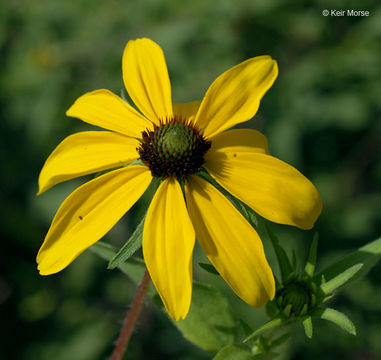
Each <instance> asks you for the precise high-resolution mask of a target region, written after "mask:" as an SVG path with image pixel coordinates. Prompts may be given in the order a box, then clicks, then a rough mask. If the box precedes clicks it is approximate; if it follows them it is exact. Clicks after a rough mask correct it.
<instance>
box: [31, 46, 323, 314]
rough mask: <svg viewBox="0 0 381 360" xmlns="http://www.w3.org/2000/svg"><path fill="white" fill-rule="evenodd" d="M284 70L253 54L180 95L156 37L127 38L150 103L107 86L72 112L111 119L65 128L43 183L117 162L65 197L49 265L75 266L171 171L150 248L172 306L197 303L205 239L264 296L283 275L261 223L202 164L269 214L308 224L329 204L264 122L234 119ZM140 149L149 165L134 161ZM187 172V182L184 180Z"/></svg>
mask: <svg viewBox="0 0 381 360" xmlns="http://www.w3.org/2000/svg"><path fill="white" fill-rule="evenodd" d="M277 74H278V68H277V64H276V62H275V61H274V60H272V59H271V57H269V56H259V57H255V58H251V59H249V60H246V61H244V62H243V63H241V64H239V65H237V66H234V67H233V68H231V69H230V70H228V71H226V72H225V73H223V74H222V75H221V76H219V77H218V78H217V79H216V80H215V81H214V82H213V83H212V85H211V86H210V87H209V89H208V91H207V92H206V94H205V97H204V99H203V100H202V101H201V102H200V101H195V102H191V103H187V104H181V105H177V104H172V100H171V85H170V81H169V76H168V70H167V66H166V62H165V58H164V54H163V52H162V50H161V48H160V47H159V46H158V45H157V44H156V43H154V42H153V41H152V40H149V39H138V40H135V41H130V42H128V43H127V46H126V48H125V51H124V54H123V80H124V84H125V87H126V89H127V91H128V93H129V95H130V97H131V99H132V100H133V101H134V103H135V104H136V106H137V107H138V108H139V110H140V111H141V113H142V114H140V113H139V112H138V111H136V110H135V109H134V108H133V107H132V106H130V105H129V104H128V103H127V102H126V101H124V100H122V99H121V98H119V97H118V96H116V95H114V94H113V93H111V92H110V91H108V90H96V91H93V92H90V93H87V94H85V95H83V96H81V97H80V98H79V99H77V101H76V102H75V103H74V104H73V105H72V107H71V108H70V109H69V110H68V111H67V115H68V116H72V117H77V118H80V119H81V120H83V121H85V122H87V123H90V124H92V125H97V126H100V127H103V128H105V129H107V130H109V131H86V132H81V133H77V134H74V135H71V136H69V137H67V138H66V139H64V140H63V141H62V142H61V144H59V145H58V147H57V148H56V149H55V150H54V151H53V153H52V154H51V155H50V156H49V158H48V159H47V161H46V163H45V165H44V167H43V169H42V171H41V174H40V178H39V188H40V190H39V193H42V192H44V191H45V190H47V189H48V188H50V187H51V186H53V185H55V184H57V183H60V182H62V181H65V180H68V179H72V178H75V177H78V176H81V175H85V174H90V173H95V172H98V171H102V170H105V169H113V168H116V167H119V169H117V170H112V171H110V172H108V173H106V174H104V175H102V176H99V177H97V178H95V179H93V180H91V181H89V182H87V183H86V184H84V185H82V186H81V187H79V188H78V189H77V190H75V191H74V192H73V193H72V194H71V195H70V196H69V197H68V198H67V199H66V200H65V201H64V202H63V204H62V205H61V206H60V208H59V209H58V211H57V213H56V215H55V217H54V219H53V222H52V224H51V227H50V229H49V231H48V233H47V235H46V238H45V241H44V243H43V245H42V247H41V249H40V251H39V253H38V255H37V262H38V269H39V271H40V273H41V274H42V275H48V274H53V273H56V272H58V271H60V270H62V269H64V268H65V267H66V266H68V265H69V264H70V263H71V262H72V261H73V260H74V259H75V258H76V257H77V256H78V255H79V254H81V253H82V252H83V251H84V250H85V249H87V248H88V247H89V246H91V245H92V244H94V243H95V242H96V241H98V240H99V239H101V238H102V237H103V236H104V235H105V234H106V233H107V232H108V231H109V230H110V229H111V228H112V227H113V226H114V225H115V223H116V222H117V221H118V220H119V219H120V218H121V217H122V216H123V215H124V214H125V213H126V212H127V211H128V210H129V209H130V208H131V206H132V205H133V204H134V203H135V202H136V201H137V200H138V199H139V198H140V197H141V195H142V194H143V193H144V192H145V190H146V189H147V187H148V186H149V184H150V183H151V181H152V179H153V177H157V178H160V179H162V180H163V181H162V182H161V184H160V186H159V187H158V189H157V191H156V193H155V195H154V197H153V199H152V202H151V204H150V206H149V209H148V212H147V216H146V220H145V224H144V231H143V255H144V259H145V262H146V265H147V268H148V271H149V273H150V276H151V278H152V281H153V283H154V285H155V286H156V289H157V290H158V292H159V294H160V296H161V299H162V300H163V303H164V305H165V307H166V309H167V311H168V313H169V314H170V315H171V316H172V318H174V319H175V320H178V319H180V318H185V316H186V315H187V313H188V310H189V306H190V302H191V293H192V251H193V247H194V244H195V237H196V236H197V239H198V241H199V243H200V245H201V247H202V249H203V250H204V252H205V253H206V255H207V256H208V258H209V259H210V261H211V262H212V263H213V265H214V266H215V268H216V269H217V270H218V271H219V273H220V274H221V276H222V277H223V278H224V279H225V281H226V282H227V283H228V284H229V285H230V286H231V288H232V289H233V290H234V292H235V293H236V294H237V295H238V296H239V297H240V298H241V299H243V300H244V301H246V302H247V303H248V304H251V305H253V306H257V307H258V306H262V305H264V304H265V303H266V302H267V301H268V300H269V299H272V298H273V296H274V291H275V285H274V278H273V274H272V271H271V269H270V266H269V265H268V263H267V260H266V258H265V253H264V250H263V246H262V243H261V240H260V238H259V236H258V234H257V233H256V231H255V230H254V229H253V228H252V227H251V226H250V225H249V223H248V222H247V221H246V220H245V218H244V217H243V216H242V215H241V214H240V213H239V212H238V211H237V210H236V208H235V207H234V206H233V205H232V203H231V202H230V201H229V200H227V199H226V197H224V196H223V195H222V193H220V192H219V191H218V190H217V189H216V188H215V187H214V186H212V185H211V184H210V183H209V182H207V181H205V180H204V179H202V178H201V177H199V176H198V175H197V173H198V172H200V170H201V169H202V168H204V169H206V170H207V171H208V173H209V174H210V175H211V176H212V177H213V178H214V179H215V180H216V181H217V182H218V183H219V184H220V185H222V186H223V187H224V188H225V189H226V190H227V191H229V192H230V193H231V194H233V195H234V196H235V197H237V198H238V199H240V200H241V201H243V202H244V203H246V204H247V205H249V206H250V207H251V208H252V209H254V210H255V211H256V212H257V213H258V214H260V215H261V216H263V217H265V218H267V219H269V220H271V221H274V222H277V223H281V224H288V225H294V226H297V227H299V228H302V229H310V228H311V227H312V226H313V224H314V222H315V220H316V219H317V217H318V216H319V214H320V212H321V200H320V197H319V194H318V192H317V191H316V189H315V187H314V186H313V185H312V183H311V182H310V181H309V180H308V179H307V178H305V177H304V176H303V175H302V174H301V173H300V172H298V171H297V170H296V169H294V168H293V167H291V166H290V165H288V164H286V163H284V162H282V161H281V160H278V159H276V158H274V157H272V156H270V155H269V152H268V147H267V140H266V138H265V136H264V135H262V134H261V133H260V132H258V131H256V130H248V129H239V130H228V131H226V130H227V129H229V128H231V127H232V126H234V125H236V124H238V123H241V122H244V121H247V120H249V119H251V118H252V117H253V116H254V114H255V113H256V112H257V110H258V107H259V103H260V100H261V98H262V97H263V95H264V94H265V93H266V91H267V90H268V89H269V88H270V87H271V85H272V84H273V82H274V80H275V78H276V77H277ZM136 159H141V161H142V163H143V165H130V166H124V165H126V164H129V163H131V162H132V161H134V160H136ZM179 179H181V180H182V182H183V183H184V184H185V185H184V194H185V199H184V194H183V191H182V188H181V185H180V183H179V181H178V180H179Z"/></svg>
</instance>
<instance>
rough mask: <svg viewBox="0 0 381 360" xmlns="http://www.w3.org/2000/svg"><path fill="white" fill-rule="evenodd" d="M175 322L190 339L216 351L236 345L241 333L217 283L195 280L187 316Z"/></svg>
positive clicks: (200, 345) (202, 346)
mask: <svg viewBox="0 0 381 360" xmlns="http://www.w3.org/2000/svg"><path fill="white" fill-rule="evenodd" d="M174 324H175V325H176V326H177V327H178V328H179V330H180V331H181V332H182V334H183V335H184V337H185V338H186V339H188V340H189V341H191V342H192V343H194V344H195V345H197V346H199V347H201V348H202V349H204V350H206V351H208V352H212V353H215V352H217V351H218V350H220V349H221V348H222V347H224V346H226V345H231V344H233V343H234V340H235V336H236V332H237V331H236V324H235V320H234V318H233V314H232V311H231V309H230V306H229V304H228V302H227V301H226V299H225V298H224V297H223V296H222V294H221V293H220V292H219V291H218V290H217V289H215V288H214V287H213V286H211V285H208V284H202V283H199V282H193V293H192V303H191V306H190V309H189V313H188V315H187V317H186V318H185V320H179V321H177V322H174Z"/></svg>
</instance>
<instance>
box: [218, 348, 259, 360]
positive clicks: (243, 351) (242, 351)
mask: <svg viewBox="0 0 381 360" xmlns="http://www.w3.org/2000/svg"><path fill="white" fill-rule="evenodd" d="M251 359H253V354H252V352H251V351H250V349H249V348H248V347H247V346H244V345H229V346H225V347H224V348H223V349H221V350H220V351H219V352H218V354H217V355H216V356H215V357H214V358H213V360H251Z"/></svg>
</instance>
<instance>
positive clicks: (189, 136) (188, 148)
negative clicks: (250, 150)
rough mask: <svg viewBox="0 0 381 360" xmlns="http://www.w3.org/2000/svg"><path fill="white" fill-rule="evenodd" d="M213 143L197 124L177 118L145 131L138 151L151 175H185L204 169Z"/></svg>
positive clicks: (182, 176)
mask: <svg viewBox="0 0 381 360" xmlns="http://www.w3.org/2000/svg"><path fill="white" fill-rule="evenodd" d="M210 146H211V142H210V141H208V140H206V139H205V138H204V137H203V136H202V134H201V133H200V131H199V130H198V129H197V127H195V126H194V125H193V124H192V123H188V122H187V121H186V120H185V119H182V118H178V117H174V118H171V119H167V120H166V121H165V122H160V125H154V129H153V130H146V131H144V132H143V133H142V142H141V144H140V147H139V148H138V149H137V151H138V153H139V155H140V159H141V160H142V161H143V162H144V164H146V165H147V166H148V167H149V169H150V170H151V173H152V176H155V177H159V178H166V177H169V176H175V177H177V178H184V177H186V176H187V175H190V174H194V173H197V172H199V171H201V166H202V164H203V163H204V155H205V154H206V152H207V151H208V150H209V148H210Z"/></svg>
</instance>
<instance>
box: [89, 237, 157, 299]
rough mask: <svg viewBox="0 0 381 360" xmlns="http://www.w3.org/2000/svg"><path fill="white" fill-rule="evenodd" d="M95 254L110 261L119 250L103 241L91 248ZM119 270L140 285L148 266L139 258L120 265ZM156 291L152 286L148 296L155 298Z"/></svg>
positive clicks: (130, 259)
mask: <svg viewBox="0 0 381 360" xmlns="http://www.w3.org/2000/svg"><path fill="white" fill-rule="evenodd" d="M89 249H90V250H91V251H92V252H93V253H94V254H96V255H98V256H99V257H101V258H102V259H105V260H106V261H109V260H110V259H111V258H113V257H114V256H115V254H116V253H117V249H116V248H115V247H113V246H112V245H109V244H106V243H104V242H102V241H98V242H96V243H95V244H94V245H93V246H91V247H90V248H89ZM118 269H120V270H121V271H122V272H123V273H124V274H126V275H127V277H128V278H129V279H130V280H131V281H132V282H133V283H134V284H135V285H139V284H140V281H141V279H142V277H143V275H144V272H145V269H146V266H145V263H144V261H143V260H141V259H137V258H129V259H128V260H127V261H126V262H124V263H122V264H119V265H118ZM156 293H157V292H156V289H155V287H154V286H153V285H152V283H151V284H150V286H149V288H148V295H149V296H151V297H152V296H154V295H155V294H156Z"/></svg>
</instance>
